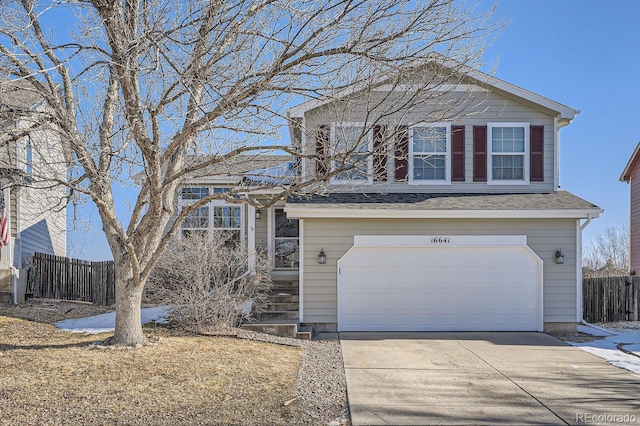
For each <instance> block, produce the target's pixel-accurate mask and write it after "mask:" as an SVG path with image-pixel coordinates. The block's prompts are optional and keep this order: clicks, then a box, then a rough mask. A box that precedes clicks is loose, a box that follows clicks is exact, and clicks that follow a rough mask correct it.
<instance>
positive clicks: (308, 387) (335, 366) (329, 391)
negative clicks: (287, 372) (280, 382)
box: [238, 330, 351, 425]
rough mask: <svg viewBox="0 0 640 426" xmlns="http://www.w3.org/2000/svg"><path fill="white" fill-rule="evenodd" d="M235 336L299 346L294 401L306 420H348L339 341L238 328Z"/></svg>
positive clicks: (338, 422)
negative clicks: (298, 365) (290, 336)
mask: <svg viewBox="0 0 640 426" xmlns="http://www.w3.org/2000/svg"><path fill="white" fill-rule="evenodd" d="M238 337H240V338H244V339H250V340H257V341H261V342H270V343H277V344H282V345H291V346H299V347H301V348H302V364H301V366H300V372H299V373H298V398H299V399H298V400H297V401H294V402H293V403H295V404H298V405H299V407H300V410H301V412H302V415H303V420H304V422H305V423H306V424H325V425H326V424H331V425H348V424H351V421H350V417H349V412H348V404H347V381H346V378H345V375H344V367H343V363H342V351H341V350H340V342H339V341H308V340H299V339H292V338H287V337H279V336H271V335H269V334H263V333H255V332H252V331H247V330H238Z"/></svg>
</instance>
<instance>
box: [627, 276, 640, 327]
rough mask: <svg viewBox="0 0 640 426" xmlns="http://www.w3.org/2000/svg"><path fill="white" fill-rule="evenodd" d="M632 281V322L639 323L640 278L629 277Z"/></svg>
mask: <svg viewBox="0 0 640 426" xmlns="http://www.w3.org/2000/svg"><path fill="white" fill-rule="evenodd" d="M629 278H630V279H631V288H632V292H631V294H632V303H633V316H632V321H638V285H639V284H640V277H629Z"/></svg>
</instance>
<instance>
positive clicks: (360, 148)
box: [331, 123, 373, 183]
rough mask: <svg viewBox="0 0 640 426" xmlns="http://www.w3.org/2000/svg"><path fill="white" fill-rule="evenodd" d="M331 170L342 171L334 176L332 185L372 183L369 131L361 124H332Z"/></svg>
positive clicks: (371, 144)
mask: <svg viewBox="0 0 640 426" xmlns="http://www.w3.org/2000/svg"><path fill="white" fill-rule="evenodd" d="M331 147H332V150H331V155H332V161H331V169H332V170H338V169H344V170H343V171H341V172H340V173H338V174H337V175H335V176H334V177H333V178H332V179H331V181H332V182H334V183H348V182H351V183H353V182H355V183H372V182H373V179H372V174H371V170H372V168H373V158H372V157H371V155H370V153H371V151H372V149H373V136H372V133H371V131H367V132H366V133H365V129H364V126H363V125H362V124H358V123H353V124H344V123H334V124H333V125H332V126H331Z"/></svg>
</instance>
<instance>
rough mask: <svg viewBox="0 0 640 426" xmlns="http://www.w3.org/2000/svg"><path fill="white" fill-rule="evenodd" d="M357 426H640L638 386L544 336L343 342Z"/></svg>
mask: <svg viewBox="0 0 640 426" xmlns="http://www.w3.org/2000/svg"><path fill="white" fill-rule="evenodd" d="M340 344H341V346H342V356H343V358H344V368H345V372H346V376H347V393H348V397H349V406H350V409H351V418H352V421H353V424H354V425H363V424H371V425H386V424H393V425H397V424H545V425H546V424H625V423H626V424H640V400H639V395H640V376H638V375H635V374H633V373H631V372H628V371H625V370H621V369H619V368H616V367H613V366H611V365H609V364H607V363H606V362H605V361H603V360H602V359H600V358H598V357H596V356H594V355H591V354H589V353H587V352H584V351H582V350H580V349H578V348H575V347H573V346H569V345H567V344H565V343H564V342H562V341H560V340H558V339H556V338H554V337H551V336H549V335H546V334H543V333H475V332H472V333H340Z"/></svg>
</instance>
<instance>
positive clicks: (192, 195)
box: [180, 187, 209, 200]
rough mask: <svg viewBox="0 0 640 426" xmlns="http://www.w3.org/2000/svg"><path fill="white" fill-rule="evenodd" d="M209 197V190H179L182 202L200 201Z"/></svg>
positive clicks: (200, 188)
mask: <svg viewBox="0 0 640 426" xmlns="http://www.w3.org/2000/svg"><path fill="white" fill-rule="evenodd" d="M208 195H209V188H206V187H195V188H182V189H181V190H180V199H182V200H201V199H203V198H204V197H207V196H208Z"/></svg>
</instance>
